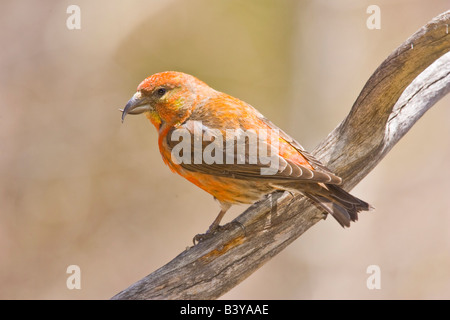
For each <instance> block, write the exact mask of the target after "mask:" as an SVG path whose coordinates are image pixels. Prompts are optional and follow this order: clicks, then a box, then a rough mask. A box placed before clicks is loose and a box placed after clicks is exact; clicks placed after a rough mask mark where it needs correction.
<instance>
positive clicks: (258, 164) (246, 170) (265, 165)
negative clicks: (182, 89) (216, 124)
mask: <svg viewBox="0 0 450 320" xmlns="http://www.w3.org/2000/svg"><path fill="white" fill-rule="evenodd" d="M258 116H259V112H258ZM191 118H192V117H191ZM206 119H208V118H206ZM261 120H263V119H261ZM264 122H265V123H266V124H267V129H269V130H268V131H272V130H273V131H272V132H275V134H276V136H275V138H272V139H275V140H272V142H273V141H275V142H276V143H279V146H278V147H281V148H284V149H286V148H290V149H292V147H293V148H294V149H292V150H294V151H292V152H294V153H296V152H299V153H300V154H301V155H302V156H303V157H304V158H306V159H307V162H304V165H302V164H301V163H300V162H299V161H296V159H295V158H293V159H291V158H290V157H286V156H283V155H280V154H279V152H274V151H279V150H278V149H277V148H275V149H274V151H272V150H270V149H269V148H270V147H269V145H273V144H272V143H271V142H270V134H272V133H271V132H268V136H269V138H268V139H258V135H256V138H255V137H253V136H252V133H253V132H251V130H248V131H243V130H242V129H241V130H240V131H239V130H236V131H234V136H233V135H232V134H231V133H230V132H228V131H225V130H218V129H215V128H213V127H212V126H209V124H210V123H208V122H205V121H202V122H199V121H195V120H188V121H186V122H185V123H183V124H180V125H178V126H177V127H176V128H173V129H172V130H171V131H169V132H168V134H167V136H166V141H165V143H166V147H167V148H168V150H170V151H171V156H172V161H176V162H177V164H178V165H180V166H181V167H182V168H184V169H185V170H188V171H191V172H198V173H203V174H210V175H215V176H222V177H230V178H235V179H253V180H259V179H261V180H266V181H272V182H286V181H303V182H323V183H329V184H340V183H341V182H342V179H341V178H339V177H337V176H336V175H334V174H333V173H331V171H329V170H328V169H326V170H325V169H322V167H323V166H322V165H321V164H320V162H319V161H317V160H315V159H314V158H312V157H311V158H310V157H309V155H304V153H305V151H304V150H303V148H302V147H301V146H300V144H298V143H297V142H296V141H295V140H294V139H292V138H291V137H290V136H289V135H287V134H286V133H284V132H283V131H281V130H280V129H278V128H277V127H276V126H275V125H274V124H272V123H271V122H270V121H268V120H267V119H264ZM274 129H276V130H274ZM252 139H256V140H252ZM255 141H256V142H255ZM231 142H233V143H231ZM227 143H228V144H227ZM243 146H244V147H245V148H242V149H239V148H240V147H243ZM252 147H253V148H252ZM255 150H256V154H255ZM260 150H266V153H264V154H262V153H261V152H260ZM271 151H272V152H271ZM266 154H267V156H265V155H266ZM310 159H311V160H310ZM309 162H311V164H309ZM323 168H325V167H323Z"/></svg>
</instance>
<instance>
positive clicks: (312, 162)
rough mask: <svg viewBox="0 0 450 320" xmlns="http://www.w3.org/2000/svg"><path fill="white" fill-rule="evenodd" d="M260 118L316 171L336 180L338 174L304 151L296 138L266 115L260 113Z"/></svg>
mask: <svg viewBox="0 0 450 320" xmlns="http://www.w3.org/2000/svg"><path fill="white" fill-rule="evenodd" d="M260 119H261V120H262V121H263V122H264V123H265V124H266V125H267V126H269V127H270V128H272V129H274V130H278V132H279V134H280V136H281V137H282V138H283V139H284V140H285V141H286V142H287V143H288V144H290V145H291V146H292V147H293V148H295V149H296V150H297V151H298V152H299V153H300V154H301V155H302V156H303V157H304V158H305V159H306V160H307V161H308V162H309V164H310V165H311V166H312V167H314V169H315V170H316V171H322V172H324V173H328V174H329V175H332V176H334V178H333V180H336V178H338V179H341V178H339V177H338V176H336V175H335V174H334V173H333V171H331V170H330V169H328V168H327V167H326V166H325V165H323V164H322V162H320V161H319V160H318V159H316V158H315V157H314V156H313V155H312V154H310V153H309V152H308V151H306V150H305V149H304V148H303V147H302V145H301V144H300V143H298V141H297V140H295V139H294V138H292V137H291V136H290V135H288V134H287V133H286V132H284V131H283V130H281V129H280V128H279V127H277V126H276V125H275V124H274V123H273V122H272V121H270V120H269V119H267V118H266V117H264V116H263V115H261V114H260ZM340 183H342V179H341V182H339V183H336V184H340Z"/></svg>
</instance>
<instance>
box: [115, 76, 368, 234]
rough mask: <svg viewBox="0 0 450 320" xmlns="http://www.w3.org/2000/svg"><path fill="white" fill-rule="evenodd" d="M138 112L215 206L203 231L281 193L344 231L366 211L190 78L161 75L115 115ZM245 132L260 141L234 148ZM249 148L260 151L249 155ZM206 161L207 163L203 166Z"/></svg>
mask: <svg viewBox="0 0 450 320" xmlns="http://www.w3.org/2000/svg"><path fill="white" fill-rule="evenodd" d="M140 113H143V114H145V115H146V116H147V118H148V119H149V120H150V121H151V123H152V124H153V125H154V126H155V127H156V130H157V131H158V134H159V136H158V145H159V150H160V152H161V155H162V158H163V160H164V162H165V163H166V164H167V165H168V166H169V168H170V169H171V170H172V171H173V172H176V173H178V174H179V175H181V176H182V177H184V178H186V179H187V180H189V181H190V182H192V183H194V184H195V185H197V186H198V187H200V188H202V189H203V190H205V191H206V192H208V193H210V194H211V195H212V196H213V197H214V198H215V199H217V200H218V202H219V204H220V207H221V210H220V213H219V215H218V216H217V218H216V219H215V220H214V222H213V223H212V224H211V226H210V227H209V229H208V232H212V231H214V230H215V229H217V228H218V226H219V224H220V221H221V219H222V217H223V216H224V214H225V212H226V211H227V210H228V209H229V208H230V207H231V205H233V204H250V203H254V202H255V201H257V200H260V199H261V198H263V197H264V196H265V195H267V194H269V193H272V192H275V191H280V190H285V191H289V192H301V193H303V194H304V195H306V196H307V197H308V198H309V199H311V200H312V201H313V202H314V203H315V204H316V205H318V206H319V207H321V208H322V209H323V210H324V211H325V212H327V213H330V214H331V215H332V216H333V217H334V218H335V219H336V220H337V221H338V222H339V223H340V225H341V226H343V227H344V226H345V227H349V226H350V221H356V220H357V219H358V212H360V211H363V210H369V209H370V208H371V207H370V205H369V204H368V203H366V202H364V201H362V200H360V199H358V198H356V197H354V196H352V195H351V194H349V193H348V192H346V191H345V190H343V189H342V188H340V187H339V186H338V185H339V184H341V183H342V179H341V178H340V177H338V176H337V175H335V174H334V173H333V172H331V170H329V169H328V168H326V167H325V166H324V165H323V164H321V163H320V162H319V161H318V160H317V159H315V158H314V157H313V156H312V155H311V154H309V153H308V152H306V151H305V150H304V149H303V147H302V146H301V145H300V144H299V143H298V142H297V141H296V140H294V139H293V138H292V137H290V136H289V135H288V134H286V133H285V132H283V131H282V130H281V129H280V128H278V127H277V126H275V125H274V124H273V123H272V122H270V121H269V120H268V119H267V118H265V117H264V116H263V115H262V114H261V113H260V112H258V111H257V110H256V109H255V108H253V107H252V106H251V105H249V104H247V103H245V102H243V101H241V100H239V99H237V98H234V97H232V96H230V95H227V94H225V93H222V92H219V91H216V90H214V89H212V88H211V87H209V86H208V85H207V84H205V83H204V82H202V81H200V80H198V79H197V78H195V77H193V76H191V75H188V74H185V73H181V72H162V73H157V74H154V75H152V76H150V77H148V78H146V79H145V80H144V81H142V82H141V83H140V84H139V86H138V88H137V92H136V93H135V94H134V96H133V97H132V98H131V99H130V100H129V101H128V103H127V104H126V106H125V108H124V109H123V110H122V121H123V120H124V118H125V116H126V115H127V114H140ZM233 130H234V133H235V134H234V135H233V134H229V133H230V132H231V133H232V132H233ZM248 132H251V133H255V134H256V135H258V133H260V132H264V133H265V134H264V135H263V136H264V137H263V139H260V137H258V139H256V140H255V139H253V140H252V136H251V135H250V134H247V135H246V136H245V137H244V140H242V139H241V140H240V143H241V146H243V147H244V148H240V149H239V143H237V144H236V141H237V140H239V137H240V136H242V134H243V133H248ZM186 134H187V135H186ZM268 136H270V137H268ZM180 137H182V138H183V139H182V141H180V140H181V139H180ZM212 137H213V138H212ZM199 139H200V141H199ZM181 143H182V144H183V145H182V146H183V148H180V147H179V145H178V144H181ZM255 144H257V145H258V148H259V149H258V148H256V149H255V148H253V149H252V147H254V146H255ZM177 145H178V146H177ZM211 146H212V147H211ZM230 146H231V148H230ZM261 146H262V147H263V148H260V147H261ZM191 147H192V148H191ZM266 147H269V149H270V152H269V151H268V150H265V152H266V154H270V158H268V157H266V158H264V157H258V155H255V154H253V155H252V152H251V150H257V151H261V150H263V149H264V148H266ZM199 148H200V149H199ZM208 148H209V152H210V153H209V154H205V152H206V150H207V149H208ZM175 150H176V152H174V151H175ZM212 150H214V151H212ZM274 150H275V151H274ZM199 155H200V158H199ZM205 155H206V156H207V155H209V156H210V159H207V158H203V159H202V156H205ZM268 159H269V160H271V161H267V160H268ZM263 160H266V161H263ZM274 163H275V164H276V166H275V169H274V170H272V171H271V170H270V169H273V167H274V166H273V164H274ZM264 170H266V172H264Z"/></svg>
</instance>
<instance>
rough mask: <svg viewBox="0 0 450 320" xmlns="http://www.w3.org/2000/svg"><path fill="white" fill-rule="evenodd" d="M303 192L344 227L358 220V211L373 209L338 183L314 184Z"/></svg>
mask: <svg viewBox="0 0 450 320" xmlns="http://www.w3.org/2000/svg"><path fill="white" fill-rule="evenodd" d="M303 193H304V194H305V195H306V196H307V197H308V198H310V199H311V200H313V202H314V203H315V204H316V205H318V206H319V207H321V208H322V209H324V210H325V211H326V212H328V213H330V214H331V215H332V216H333V217H334V218H335V219H336V220H337V222H339V224H340V225H341V226H342V227H350V221H356V220H358V212H360V211H369V210H372V209H373V207H372V206H371V205H370V204H368V203H367V202H365V201H363V200H361V199H358V198H357V197H355V196H352V195H351V194H350V193H348V192H347V191H345V190H344V189H342V188H341V187H338V186H336V185H331V184H312V185H311V186H310V188H307V190H305V191H304V192H303Z"/></svg>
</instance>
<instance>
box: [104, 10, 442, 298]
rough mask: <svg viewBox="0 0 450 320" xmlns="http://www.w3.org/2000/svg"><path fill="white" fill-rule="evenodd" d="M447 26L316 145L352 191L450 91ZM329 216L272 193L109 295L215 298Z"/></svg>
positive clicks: (435, 28) (415, 38)
mask: <svg viewBox="0 0 450 320" xmlns="http://www.w3.org/2000/svg"><path fill="white" fill-rule="evenodd" d="M449 25H450V11H447V12H444V13H442V14H440V15H439V16H437V17H436V18H434V19H433V20H432V21H430V22H429V23H428V24H426V25H425V26H424V27H422V28H421V29H420V30H418V31H417V32H416V33H415V34H413V35H412V36H411V37H410V38H409V39H407V40H406V41H405V42H404V43H403V44H402V45H401V46H400V47H398V48H397V49H396V50H395V51H394V52H392V53H391V54H390V55H389V57H387V59H386V60H385V61H384V62H383V63H382V64H381V65H380V66H379V67H378V68H377V69H376V70H375V72H374V73H373V75H372V76H371V77H370V78H369V80H368V81H367V83H366V85H365V86H364V88H363V89H362V91H361V93H360V95H359V96H358V98H357V99H356V101H355V103H354V105H353V107H352V109H351V111H350V113H349V115H348V116H347V117H346V119H345V120H344V121H343V122H342V123H341V124H340V125H339V126H338V127H337V128H336V129H335V130H334V131H333V132H331V133H330V134H329V135H328V137H327V138H326V139H325V140H324V141H323V142H322V143H321V144H320V145H319V146H318V147H317V148H316V149H315V150H314V152H313V154H314V156H316V157H317V158H318V159H319V160H321V161H322V162H323V163H324V164H325V165H327V166H328V167H329V168H330V169H332V170H333V171H334V172H336V173H337V174H338V175H339V176H341V177H342V178H343V179H344V183H343V187H344V189H346V190H347V191H348V190H350V189H351V188H353V187H354V186H355V185H356V184H357V183H358V182H359V181H361V180H362V179H363V178H364V177H365V176H366V175H367V174H368V173H369V172H370V171H371V170H372V169H373V168H374V167H375V166H376V165H377V164H378V163H379V162H380V161H381V160H382V159H383V157H384V156H385V155H386V154H387V153H388V152H389V150H391V149H392V147H393V146H394V145H395V144H396V143H397V142H398V141H399V140H400V139H401V138H402V137H403V136H404V135H405V134H406V132H408V130H409V129H410V128H411V127H412V126H413V125H414V123H416V121H417V120H418V119H419V118H420V117H421V116H422V115H423V114H424V113H425V112H426V111H427V110H428V109H429V108H431V107H432V106H433V105H434V104H435V103H436V102H437V101H438V100H439V99H440V98H442V97H443V96H444V95H445V94H447V93H448V92H449V91H450V53H449V52H450V35H449ZM324 218H325V215H324V214H323V213H322V211H321V210H320V209H317V208H316V206H315V205H313V204H312V203H311V202H309V201H308V200H307V199H306V198H305V197H303V196H300V195H299V196H293V195H291V194H290V193H287V192H285V193H275V194H271V195H269V196H268V197H267V198H266V199H264V200H262V201H260V202H258V203H256V204H254V205H252V206H251V207H250V208H249V209H248V210H246V211H245V212H244V213H242V214H241V215H240V216H239V217H237V218H236V219H235V220H234V221H233V222H231V223H230V224H228V225H226V226H225V227H224V228H223V229H221V230H220V231H219V232H217V233H216V234H215V235H214V237H212V238H210V239H207V240H205V241H203V242H201V243H199V244H198V245H196V246H193V247H190V248H188V249H187V250H185V251H184V252H182V253H181V254H179V255H178V256H177V257H175V258H174V259H173V260H172V261H170V262H169V263H168V264H166V265H165V266H163V267H161V268H160V269H158V270H156V271H154V272H153V273H151V274H149V275H148V276H146V277H144V278H143V279H141V280H139V281H138V282H136V283H134V284H133V285H131V286H130V287H129V288H127V289H125V290H123V291H121V292H120V293H118V294H117V295H115V296H114V297H113V298H112V299H215V298H218V297H220V296H221V295H223V294H224V293H226V292H227V291H229V290H230V289H232V288H233V287H234V286H236V285H237V284H238V283H240V282H241V281H243V280H244V279H246V278H247V277H248V276H249V275H250V274H252V273H253V272H254V271H255V270H257V269H258V268H260V267H261V266H262V265H263V264H264V263H265V262H267V261H268V260H270V259H271V258H272V257H273V256H275V255H276V254H277V253H279V252H280V251H281V250H283V249H284V248H285V247H286V246H288V245H289V244H290V243H291V242H292V241H294V240H295V239H297V238H298V237H299V236H300V235H302V234H303V233H304V232H305V231H306V230H308V229H309V228H310V227H312V226H313V225H314V224H316V223H317V222H319V221H320V220H322V219H324Z"/></svg>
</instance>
